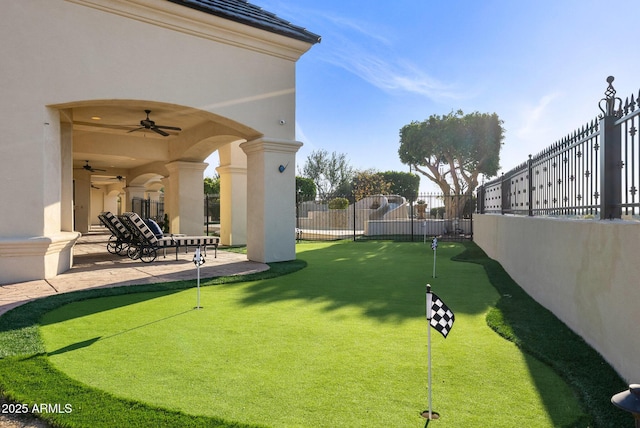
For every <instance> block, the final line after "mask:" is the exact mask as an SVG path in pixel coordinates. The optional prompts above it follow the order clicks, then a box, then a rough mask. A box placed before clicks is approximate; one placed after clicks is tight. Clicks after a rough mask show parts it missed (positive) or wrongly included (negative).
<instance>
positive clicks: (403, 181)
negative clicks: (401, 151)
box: [380, 171, 420, 201]
mask: <svg viewBox="0 0 640 428" xmlns="http://www.w3.org/2000/svg"><path fill="white" fill-rule="evenodd" d="M380 174H382V177H383V178H384V180H385V181H386V182H387V183H389V185H390V189H389V191H390V193H391V194H392V195H400V196H403V197H404V198H405V199H406V200H407V201H415V200H416V199H417V198H418V190H419V189H420V176H419V175H416V174H412V173H410V172H400V171H386V172H381V173H380Z"/></svg>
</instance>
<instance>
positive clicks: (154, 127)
mask: <svg viewBox="0 0 640 428" xmlns="http://www.w3.org/2000/svg"><path fill="white" fill-rule="evenodd" d="M151 130H152V131H153V132H156V133H158V134H160V135H162V136H163V137H168V136H169V134H167V133H166V132H164V131H163V130H162V129H158V127H157V126H152V127H151Z"/></svg>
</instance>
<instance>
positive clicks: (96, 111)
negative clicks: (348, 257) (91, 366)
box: [0, 0, 320, 284]
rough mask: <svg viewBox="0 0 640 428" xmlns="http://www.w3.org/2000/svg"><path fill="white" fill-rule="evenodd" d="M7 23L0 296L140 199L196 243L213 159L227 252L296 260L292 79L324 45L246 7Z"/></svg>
mask: <svg viewBox="0 0 640 428" xmlns="http://www.w3.org/2000/svg"><path fill="white" fill-rule="evenodd" d="M0 22H2V25H0V35H1V36H2V37H3V39H4V40H12V41H15V42H12V43H5V44H2V45H1V46H0V54H2V56H3V58H5V59H6V61H3V62H2V65H0V71H2V75H3V76H4V77H5V78H4V79H2V80H1V81H0V90H1V91H2V93H3V95H4V96H3V98H2V101H0V113H2V116H3V118H4V121H3V123H4V125H3V133H2V135H1V136H0V170H2V171H3V180H4V184H3V186H2V187H0V199H1V200H2V201H3V204H1V205H0V219H2V221H1V222H0V284H10V283H15V282H25V281H30V280H40V279H51V278H54V277H55V276H56V275H59V274H61V273H63V272H65V271H67V270H68V269H70V268H71V266H73V265H74V264H75V263H74V250H73V247H74V245H75V244H76V241H77V239H78V237H79V236H81V235H82V234H86V233H88V232H89V230H90V228H91V226H92V225H95V224H98V221H97V215H98V214H99V213H100V211H103V210H104V211H113V212H116V213H122V212H124V211H127V210H130V208H131V207H130V204H131V200H132V199H133V198H145V199H154V200H155V199H159V198H160V194H162V199H163V202H164V206H165V212H166V213H167V214H168V226H169V230H170V232H171V233H181V234H188V235H202V233H203V208H204V207H203V198H202V195H203V172H204V170H205V168H206V167H207V163H206V162H205V160H206V159H207V158H208V157H209V156H210V155H212V154H214V153H217V154H218V157H219V161H220V165H219V167H218V168H217V171H218V173H219V175H220V180H221V214H220V222H221V224H220V238H221V244H223V245H239V244H241V245H245V244H246V246H247V258H248V259H249V260H253V261H257V262H260V263H266V262H273V261H286V260H292V259H294V258H295V235H294V229H295V205H294V204H295V154H296V152H297V150H298V149H299V147H300V146H301V145H302V143H300V142H298V141H296V139H295V87H296V84H295V68H296V62H297V60H298V59H299V58H300V57H301V56H302V55H303V54H304V53H305V52H307V51H308V50H309V49H310V48H311V47H312V46H313V45H314V44H316V43H318V42H319V41H320V37H319V36H317V35H315V34H313V33H311V32H309V31H307V30H305V29H304V28H301V27H298V26H295V25H293V24H291V23H289V22H287V21H284V20H282V19H279V18H278V17H276V16H274V15H273V14H271V13H268V12H266V11H264V10H262V9H261V8H260V7H258V6H255V5H253V4H251V3H246V2H237V4H234V5H233V7H232V6H230V3H220V4H218V3H212V2H208V1H199V0H189V1H148V0H131V1H126V2H123V1H121V0H73V1H67V0H53V1H46V2H13V3H10V4H7V5H6V7H5V8H4V10H3V14H2V15H0ZM248 195H251V198H248Z"/></svg>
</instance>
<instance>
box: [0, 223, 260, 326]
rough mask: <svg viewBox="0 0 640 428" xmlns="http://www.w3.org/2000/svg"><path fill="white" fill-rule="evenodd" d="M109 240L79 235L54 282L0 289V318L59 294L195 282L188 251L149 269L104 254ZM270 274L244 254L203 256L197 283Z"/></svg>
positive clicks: (169, 252)
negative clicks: (66, 267) (65, 266)
mask: <svg viewBox="0 0 640 428" xmlns="http://www.w3.org/2000/svg"><path fill="white" fill-rule="evenodd" d="M109 236H110V235H109V234H107V233H106V232H104V231H102V230H98V231H94V232H90V233H88V234H86V235H83V236H82V237H81V238H80V239H79V240H78V242H77V243H76V245H75V247H74V264H73V267H72V268H71V269H70V270H69V271H67V272H65V273H63V274H61V275H58V276H56V277H55V278H51V279H45V280H37V281H29V282H22V283H16V284H8V285H0V315H2V314H3V313H5V312H7V311H8V310H10V309H12V308H15V307H16V306H19V305H22V304H24V303H26V302H28V301H31V300H34V299H38V298H41V297H46V296H51V295H54V294H58V293H68V292H71V291H77V290H84V289H90V288H103V287H118V286H126V285H136V284H153V283H158V282H170V281H181V280H186V279H196V278H197V268H196V266H195V264H194V263H193V248H191V249H190V251H189V252H188V253H185V252H184V250H181V251H180V252H179V253H178V260H176V255H175V250H173V249H168V250H167V255H166V257H163V255H162V253H159V254H158V258H157V259H156V260H155V261H154V262H152V263H142V262H141V261H140V260H131V259H129V258H128V257H126V256H125V257H121V256H118V255H114V254H110V253H109V252H107V240H108V239H109ZM267 269H269V266H268V265H266V264H263V263H258V262H252V261H249V260H247V256H246V255H244V254H237V253H231V252H227V251H223V250H218V255H217V257H215V258H214V250H213V248H210V249H208V250H207V255H206V256H205V263H204V265H202V266H201V267H200V278H212V277H218V276H228V275H240V274H248V273H254V272H261V271H264V270H267Z"/></svg>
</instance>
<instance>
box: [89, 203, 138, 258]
mask: <svg viewBox="0 0 640 428" xmlns="http://www.w3.org/2000/svg"><path fill="white" fill-rule="evenodd" d="M98 219H99V220H100V222H101V223H102V224H103V225H105V227H106V228H107V229H109V231H110V232H111V236H110V237H109V241H108V242H107V251H109V252H110V253H111V254H118V255H120V256H126V255H127V254H128V251H129V246H130V245H131V243H132V242H133V239H134V237H133V235H132V234H131V233H130V232H129V231H128V230H127V228H126V227H125V226H124V224H122V222H121V221H120V219H119V218H118V217H116V216H115V215H113V213H111V212H110V211H105V212H103V213H100V214H99V215H98Z"/></svg>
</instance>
